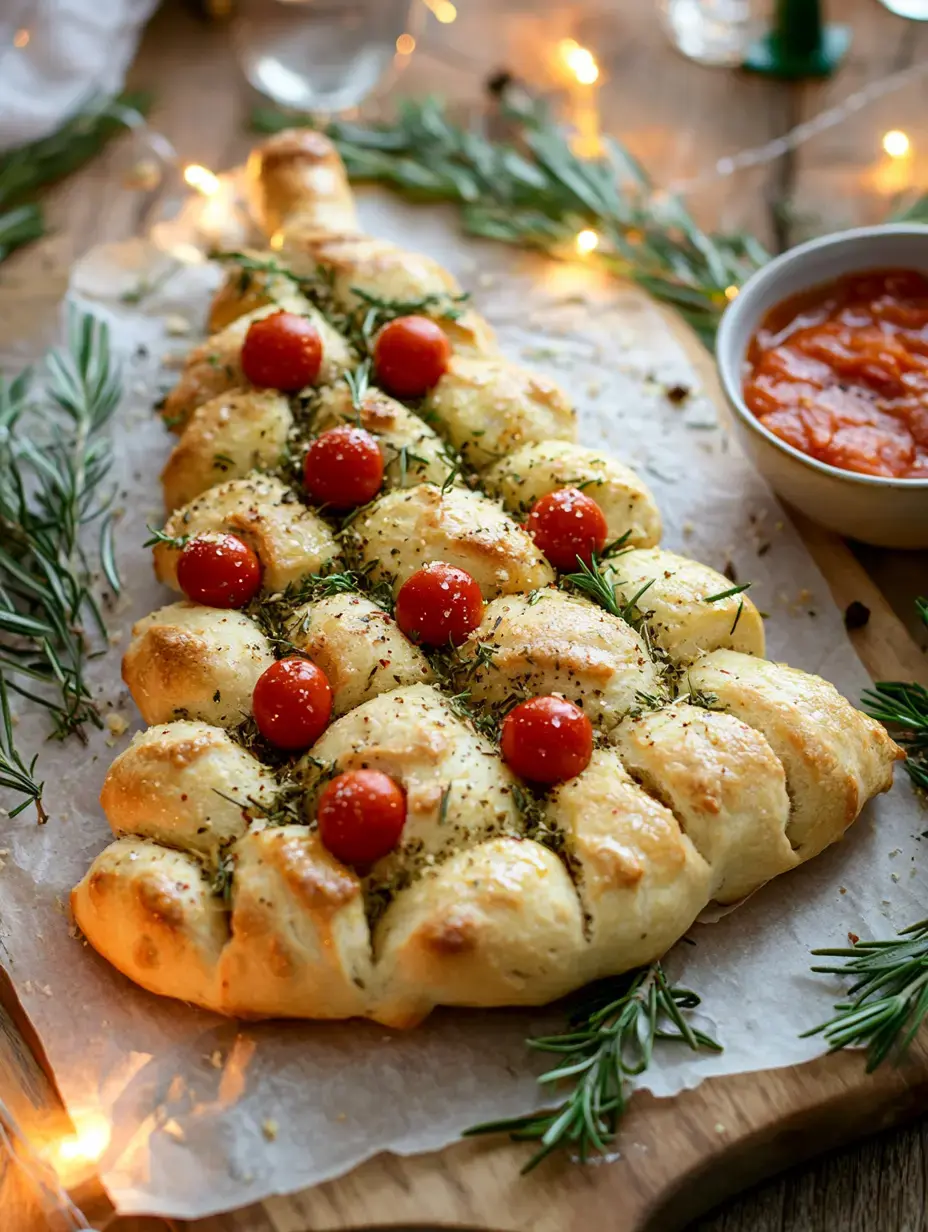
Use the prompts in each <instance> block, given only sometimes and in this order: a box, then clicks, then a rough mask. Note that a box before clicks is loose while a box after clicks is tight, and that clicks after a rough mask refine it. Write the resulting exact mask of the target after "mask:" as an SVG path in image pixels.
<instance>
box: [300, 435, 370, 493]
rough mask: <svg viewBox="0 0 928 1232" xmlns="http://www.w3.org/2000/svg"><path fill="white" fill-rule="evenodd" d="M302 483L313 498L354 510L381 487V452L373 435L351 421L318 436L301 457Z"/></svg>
mask: <svg viewBox="0 0 928 1232" xmlns="http://www.w3.org/2000/svg"><path fill="white" fill-rule="evenodd" d="M303 484H304V486H305V488H306V491H307V492H308V493H309V495H310V496H311V497H312V499H313V500H314V501H315V502H316V503H317V504H320V505H331V506H332V508H333V509H354V508H356V507H357V506H358V505H366V504H367V502H368V501H369V500H373V499H374V497H375V496H376V495H377V493H378V492H379V491H380V489H381V487H382V486H383V455H382V454H381V452H380V446H379V445H378V444H377V440H376V437H373V436H371V434H370V432H365V431H364V429H363V428H353V427H352V426H351V425H350V424H342V425H341V427H338V428H332V429H330V431H328V432H323V433H322V435H321V436H317V437H316V439H315V440H314V441H313V443H312V444H311V445H310V447H309V449H307V451H306V457H305V458H304V460H303Z"/></svg>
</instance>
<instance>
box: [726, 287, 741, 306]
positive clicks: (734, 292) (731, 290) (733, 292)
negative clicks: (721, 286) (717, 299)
mask: <svg viewBox="0 0 928 1232" xmlns="http://www.w3.org/2000/svg"><path fill="white" fill-rule="evenodd" d="M738 290H739V288H738V287H736V286H734V285H732V286H730V287H726V288H725V298H726V299H727V300H728V302H729V303H731V301H732V300H733V299H737V298H738Z"/></svg>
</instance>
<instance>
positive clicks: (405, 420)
mask: <svg viewBox="0 0 928 1232" xmlns="http://www.w3.org/2000/svg"><path fill="white" fill-rule="evenodd" d="M346 423H347V424H359V425H360V426H361V427H362V428H364V430H365V431H367V432H370V433H371V434H372V435H373V436H376V437H377V440H378V443H379V444H380V452H381V453H382V454H383V463H384V490H385V491H389V490H390V489H391V488H413V487H415V486H416V484H419V483H435V484H438V486H439V487H442V486H443V485H444V484H445V483H448V482H449V481H450V482H453V483H454V485H455V486H456V487H461V486H462V485H463V482H464V481H463V480H462V479H461V477H460V475H458V474H456V473H455V458H454V455H453V454H452V453H451V451H450V450H449V449H448V446H447V444H446V443H445V442H444V441H443V440H442V439H441V437H440V436H439V435H438V433H437V432H436V431H435V429H434V428H432V427H430V426H429V425H428V424H427V423H425V422H424V421H423V420H422V419H420V418H419V416H418V415H414V414H413V413H412V411H410V410H407V409H406V407H405V406H403V404H402V402H397V401H396V399H394V398H390V397H388V395H387V394H385V393H382V392H381V391H380V390H379V389H370V390H368V391H367V392H366V393H365V395H364V397H363V398H362V400H361V405H360V406H359V407H356V406H355V405H354V403H353V401H352V398H351V393H350V391H349V389H348V387H347V385H345V384H340V385H333V386H331V387H330V388H329V389H326V390H324V391H323V392H322V394H321V395H320V397H319V400H318V402H317V404H316V410H315V413H314V414H313V420H312V428H313V432H314V433H315V434H316V435H318V434H319V433H321V432H327V431H328V430H329V429H330V428H336V427H338V426H340V425H341V424H346Z"/></svg>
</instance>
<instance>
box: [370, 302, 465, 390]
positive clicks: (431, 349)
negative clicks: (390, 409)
mask: <svg viewBox="0 0 928 1232" xmlns="http://www.w3.org/2000/svg"><path fill="white" fill-rule="evenodd" d="M450 358H451V344H450V342H449V341H448V336H447V334H446V333H445V331H444V330H443V329H442V328H441V326H440V325H437V324H436V323H435V322H434V321H433V320H431V319H430V318H429V317H397V318H396V320H395V321H390V322H389V324H387V325H385V326H384V327H383V329H382V330H381V331H380V333H379V334H378V335H377V338H376V340H375V342H374V373H375V376H376V378H377V384H378V385H380V386H381V388H382V389H385V390H386V391H387V393H388V394H393V395H394V396H395V397H397V398H421V397H422V395H423V394H425V393H428V391H429V390H430V389H431V388H432V386H433V385H437V384H438V382H439V381H440V380H441V378H442V377H443V376H444V374H445V372H446V371H447V368H448V360H449V359H450Z"/></svg>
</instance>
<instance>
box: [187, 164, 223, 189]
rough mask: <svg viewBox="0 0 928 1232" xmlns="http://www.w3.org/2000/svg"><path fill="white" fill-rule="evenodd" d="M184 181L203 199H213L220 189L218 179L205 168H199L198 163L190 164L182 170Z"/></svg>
mask: <svg viewBox="0 0 928 1232" xmlns="http://www.w3.org/2000/svg"><path fill="white" fill-rule="evenodd" d="M184 179H185V180H186V181H187V183H188V184H189V185H190V187H191V188H195V189H196V190H197V192H198V193H202V194H203V196H204V197H215V195H216V193H218V192H219V189H220V187H221V185H220V183H219V177H218V176H215V175H213V173H212V171H210V170H209V169H208V168H207V167H201V166H200V164H199V163H191V164H190V166H189V167H185V168H184Z"/></svg>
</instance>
